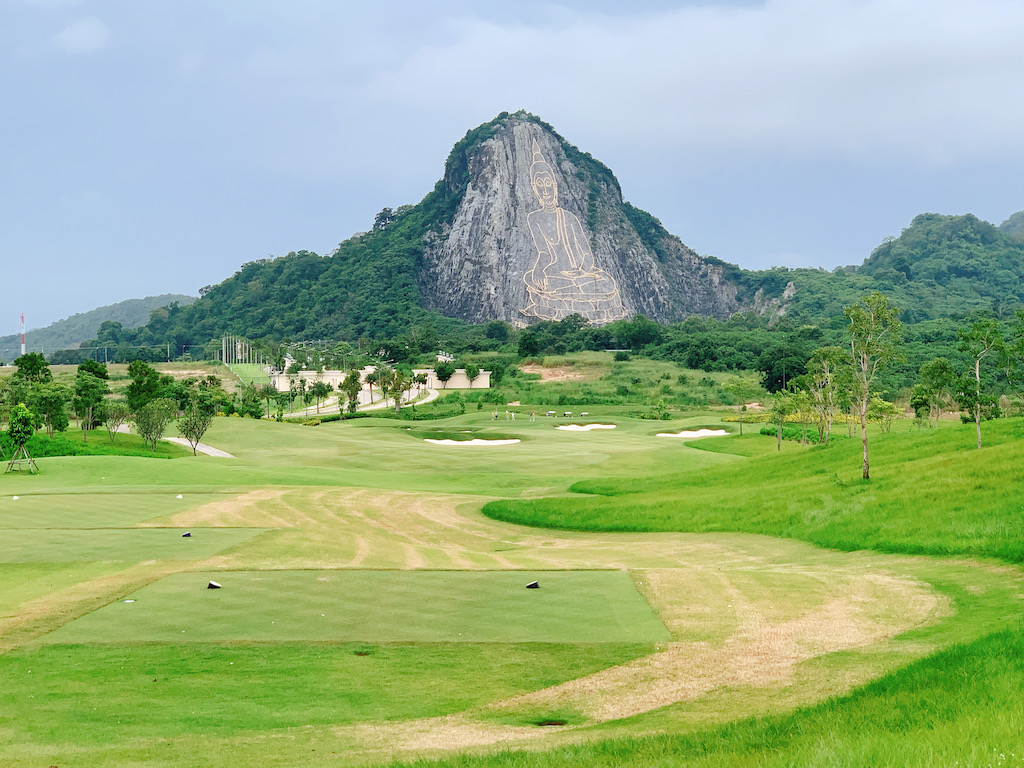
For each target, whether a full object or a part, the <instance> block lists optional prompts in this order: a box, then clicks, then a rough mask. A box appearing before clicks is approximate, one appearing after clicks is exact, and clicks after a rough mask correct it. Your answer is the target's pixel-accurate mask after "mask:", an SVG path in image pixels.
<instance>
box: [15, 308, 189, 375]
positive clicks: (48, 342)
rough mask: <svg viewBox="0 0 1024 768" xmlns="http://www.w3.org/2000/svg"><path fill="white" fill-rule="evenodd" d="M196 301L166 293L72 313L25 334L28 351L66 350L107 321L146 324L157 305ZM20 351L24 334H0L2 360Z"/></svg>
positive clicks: (88, 337)
mask: <svg viewBox="0 0 1024 768" xmlns="http://www.w3.org/2000/svg"><path fill="white" fill-rule="evenodd" d="M193 301H195V297H194V296H183V295H180V294H172V293H165V294H162V295H160V296H147V297H146V298H144V299H128V300H127V301H120V302H118V303H117V304H110V305H108V306H105V307H99V308H97V309H93V310H91V311H89V312H81V313H79V314H77V315H71V317H68V318H66V319H64V320H58V321H57V322H56V323H51V324H50V325H48V326H46V327H45V328H34V329H32V330H30V331H26V333H25V342H26V345H27V347H28V349H29V351H36V352H38V351H42V352H44V353H47V354H49V353H50V352H53V351H54V350H58V349H67V348H69V347H74V346H76V345H78V344H81V343H82V342H83V341H87V340H89V339H93V338H95V337H96V333H97V332H98V331H99V328H100V325H102V324H103V323H105V322H115V323H120V324H121V326H122V327H124V328H137V327H139V326H141V325H145V324H146V322H147V321H148V320H149V316H150V313H151V312H152V311H153V310H154V309H157V308H158V307H163V306H166V305H168V304H172V303H174V302H177V303H178V304H180V305H182V306H185V305H188V304H191V303H192V302H193ZM20 354H21V337H20V335H19V334H12V335H10V336H0V360H13V359H14V358H15V357H17V356H18V355H20Z"/></svg>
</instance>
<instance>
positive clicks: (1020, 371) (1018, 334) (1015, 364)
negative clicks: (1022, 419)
mask: <svg viewBox="0 0 1024 768" xmlns="http://www.w3.org/2000/svg"><path fill="white" fill-rule="evenodd" d="M1010 328H1011V332H1012V335H1011V336H1010V337H1009V338H1008V339H1006V343H1005V344H1004V345H1003V347H1002V349H1001V350H1000V356H999V359H1000V362H1001V363H1002V367H1003V371H1004V373H1005V374H1006V381H1007V383H1008V384H1009V386H1010V389H1011V390H1012V391H1013V393H1014V394H1015V395H1016V400H1017V407H1018V408H1024V309H1018V310H1017V313H1016V314H1015V315H1014V318H1013V322H1012V324H1011V326H1010Z"/></svg>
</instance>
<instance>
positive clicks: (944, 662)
mask: <svg viewBox="0 0 1024 768" xmlns="http://www.w3.org/2000/svg"><path fill="white" fill-rule="evenodd" d="M1022 692H1024V631H1021V630H1019V629H1018V630H1014V631H1005V632H1000V633H996V634H993V635H989V636H987V637H985V638H982V639H980V640H977V641H975V642H973V643H970V644H967V645H961V646H956V647H954V648H950V649H948V650H946V651H943V652H941V653H938V654H936V655H934V656H932V657H930V658H927V659H924V660H921V661H919V662H916V663H914V664H912V665H910V666H908V667H907V668H905V669H902V670H899V671H898V672H894V673H892V674H890V675H887V676H886V677H884V678H882V679H881V680H878V681H876V682H873V683H870V684H868V685H867V686H865V687H863V688H861V689H859V690H857V691H856V692H855V693H853V694H851V695H849V696H845V697H841V698H837V699H832V700H830V701H827V702H824V703H822V704H819V705H816V706H813V707H808V708H804V709H800V710H798V711H796V712H793V713H792V714H788V715H783V716H776V717H770V718H753V719H748V720H743V721H740V722H737V723H732V724H729V725H725V726H722V727H719V728H711V729H706V730H697V731H694V732H691V733H686V734H683V735H673V736H651V737H644V738H623V739H617V740H609V741H603V742H598V743H596V744H584V745H573V746H571V747H559V748H555V749H551V750H548V751H545V752H535V751H506V752H502V753H499V754H495V755H487V756H465V757H459V758H452V759H442V760H421V761H415V762H410V763H402V764H403V765H415V766H417V768H455V767H456V766H457V767H458V768H549V766H555V765H557V766H560V768H566V767H569V766H581V768H582V767H583V766H587V767H588V768H589V767H590V766H598V767H604V766H607V767H608V768H612V767H613V766H614V767H615V768H618V766H623V765H642V766H651V767H652V768H669V767H670V766H679V765H686V766H695V767H698V768H705V767H706V768H717V767H718V766H759V767H761V766H763V767H764V768H775V767H776V766H777V767H778V768H789V767H790V766H863V767H864V768H867V767H868V766H897V765H898V766H920V767H921V768H926V767H931V766H939V765H943V766H1016V765H1022V764H1024V693H1022ZM394 765H398V764H397V763H396V764H394Z"/></svg>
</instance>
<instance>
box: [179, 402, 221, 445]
mask: <svg viewBox="0 0 1024 768" xmlns="http://www.w3.org/2000/svg"><path fill="white" fill-rule="evenodd" d="M215 412H216V411H215V409H214V406H213V401H212V400H211V399H210V396H209V395H207V394H205V393H202V392H193V393H192V396H191V397H190V398H189V402H188V406H187V407H186V408H185V412H184V413H183V414H182V415H181V418H179V419H178V431H179V432H181V436H182V437H184V438H185V439H186V440H188V442H189V445H191V446H192V455H193V456H195V455H196V446H197V445H199V441H200V440H202V439H203V435H205V434H206V430H208V429H209V428H210V425H211V424H212V423H213V416H214V413H215Z"/></svg>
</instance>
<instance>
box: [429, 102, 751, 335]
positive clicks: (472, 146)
mask: <svg viewBox="0 0 1024 768" xmlns="http://www.w3.org/2000/svg"><path fill="white" fill-rule="evenodd" d="M442 184H443V189H444V190H445V192H446V193H448V194H450V195H451V196H452V197H454V198H457V199H458V204H457V206H456V207H455V210H454V215H453V216H452V217H451V218H450V219H444V220H441V221H438V222H434V223H433V226H432V227H431V228H430V229H429V230H428V232H427V233H426V237H425V247H424V252H423V261H422V269H421V271H420V274H419V277H418V280H419V285H420V288H421V291H422V295H423V299H424V303H425V305H426V306H427V307H429V308H432V309H436V310H438V311H439V312H441V313H442V314H445V315H448V316H450V317H458V318H461V319H464V320H468V321H471V322H481V321H485V320H495V319H500V320H505V321H508V322H511V323H515V324H518V325H524V324H526V323H529V322H532V321H535V320H537V319H544V320H560V319H562V318H564V317H567V316H568V315H570V314H574V313H576V314H580V315H582V316H583V317H586V318H587V319H588V320H590V321H591V322H593V323H595V324H603V323H606V322H609V321H612V320H616V319H620V318H623V317H632V316H633V315H636V314H643V315H646V316H647V317H649V318H651V319H654V320H659V321H662V322H671V321H676V320H682V319H683V318H685V317H686V316H688V315H691V314H699V315H704V316H714V317H718V318H723V319H724V318H727V317H728V316H729V315H731V314H732V313H733V312H735V311H736V310H737V309H739V308H740V304H739V302H738V301H737V300H736V286H735V285H734V284H733V283H732V281H731V280H730V279H729V274H730V268H729V266H728V265H725V264H723V263H722V262H719V261H717V260H714V259H708V258H704V257H701V256H698V255H697V254H696V253H694V252H693V251H692V250H690V249H689V248H687V247H686V246H685V245H683V244H682V243H681V242H680V241H679V239H678V238H676V237H673V236H672V235H670V234H668V233H667V232H666V231H665V230H664V228H663V227H662V226H661V224H660V222H658V220H657V219H655V218H654V217H653V216H650V215H649V214H647V213H645V212H643V211H641V210H639V209H637V208H634V207H633V206H631V205H629V203H626V202H624V200H623V197H622V190H621V189H620V187H619V183H618V181H617V180H616V178H615V176H614V174H613V173H612V172H611V171H610V170H609V169H608V168H607V167H606V166H604V165H602V164H601V163H599V162H598V161H596V160H594V159H593V158H592V157H590V156H589V155H587V154H584V153H582V152H580V151H579V150H578V149H576V147H574V146H572V145H571V144H569V143H568V142H566V141H565V140H564V139H563V138H562V137H561V136H559V135H558V134H557V133H555V131H554V130H553V129H552V128H551V127H550V126H549V125H547V124H545V123H543V122H542V121H540V120H539V119H537V118H536V117H533V116H532V115H528V114H525V113H522V112H520V113H516V114H514V115H502V116H500V117H498V118H497V119H496V120H494V121H492V122H490V123H488V124H486V125H484V126H481V127H480V128H478V129H476V131H475V132H471V133H470V134H469V135H468V136H467V139H466V140H464V141H463V142H460V145H458V146H456V148H455V151H453V152H452V155H451V156H450V157H449V160H448V163H447V165H446V168H445V176H444V180H443V182H442Z"/></svg>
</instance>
